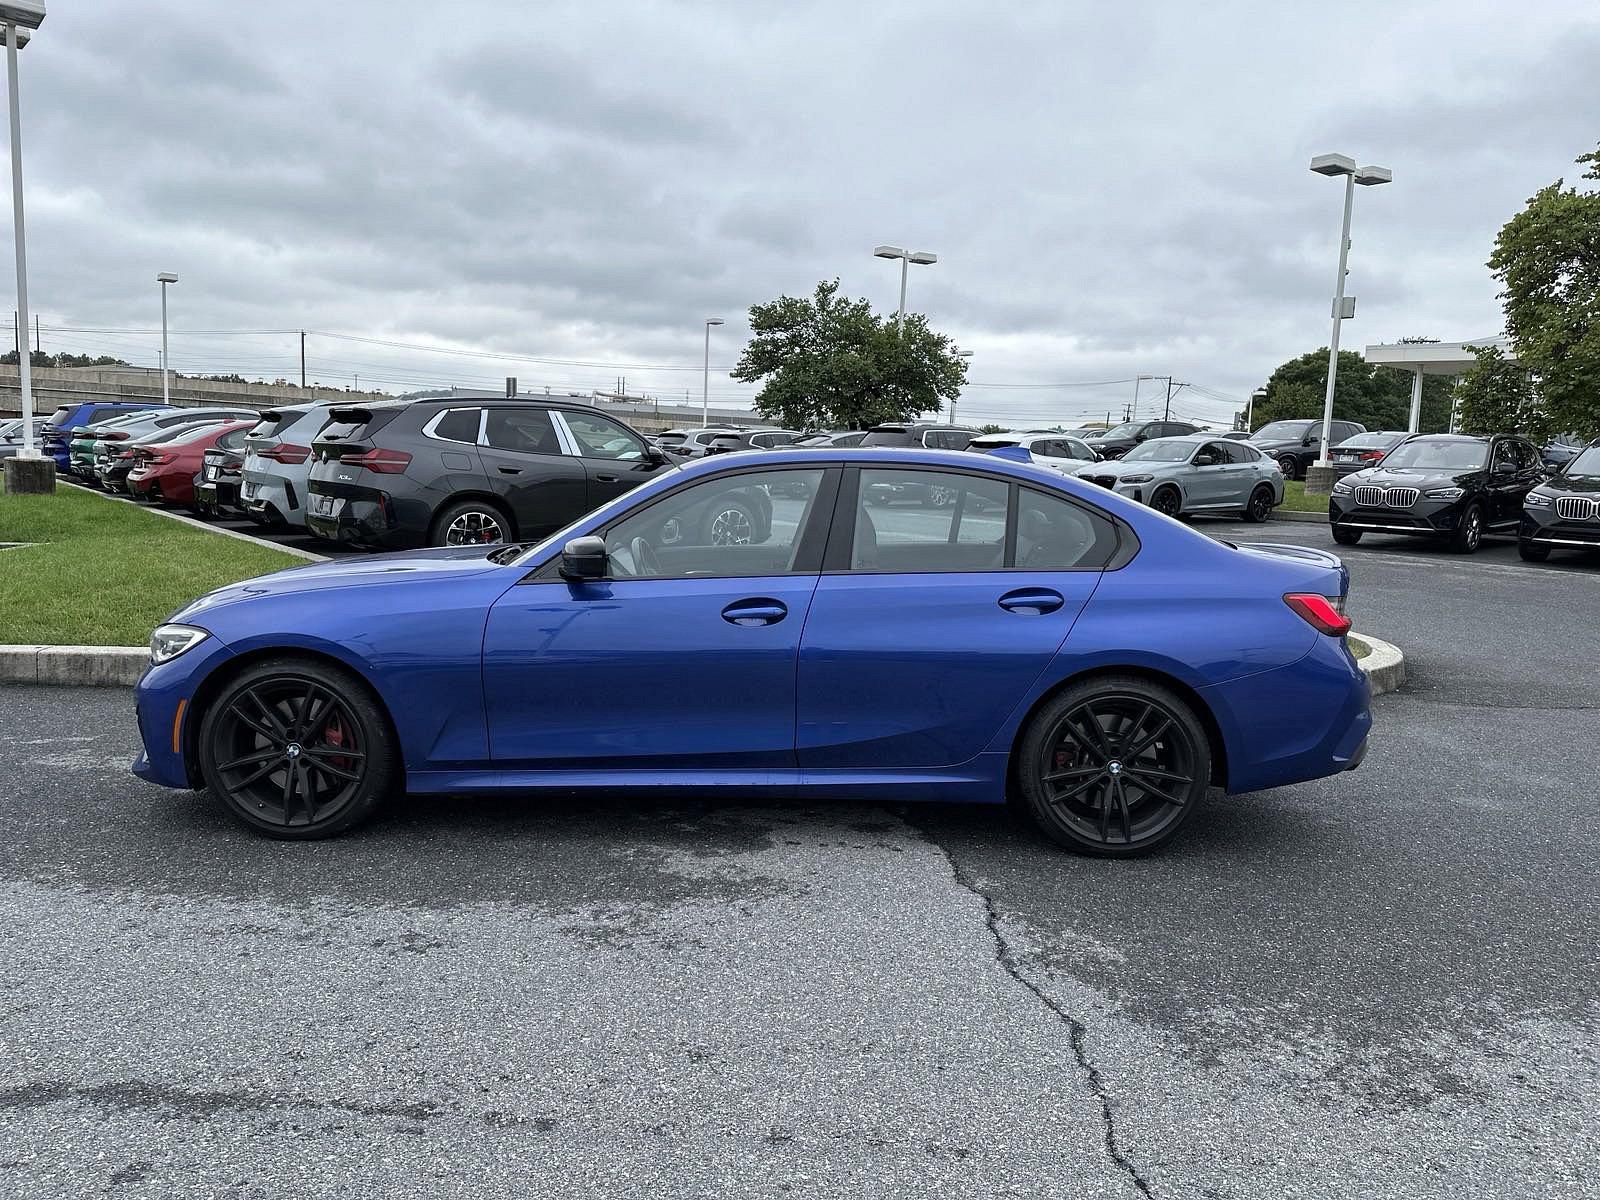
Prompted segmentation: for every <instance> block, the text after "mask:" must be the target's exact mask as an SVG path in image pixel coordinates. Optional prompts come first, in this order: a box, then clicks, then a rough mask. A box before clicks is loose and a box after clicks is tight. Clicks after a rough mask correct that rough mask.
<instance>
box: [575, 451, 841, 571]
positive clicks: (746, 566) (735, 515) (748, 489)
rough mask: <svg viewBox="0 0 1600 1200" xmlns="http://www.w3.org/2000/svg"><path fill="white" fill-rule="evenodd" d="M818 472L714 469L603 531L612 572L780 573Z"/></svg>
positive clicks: (796, 541)
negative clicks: (728, 471) (714, 473)
mask: <svg viewBox="0 0 1600 1200" xmlns="http://www.w3.org/2000/svg"><path fill="white" fill-rule="evenodd" d="M822 476H823V471H822V469H821V468H820V467H819V468H815V469H809V470H784V471H753V472H750V473H748V474H742V475H732V476H729V475H719V476H717V477H716V478H714V479H708V480H706V481H705V482H703V483H697V484H694V485H693V486H692V487H687V488H684V489H682V490H681V491H677V492H674V493H672V494H671V495H670V496H668V497H667V498H666V499H664V500H661V501H660V502H658V503H656V504H652V505H650V506H649V507H648V508H646V509H644V510H643V511H641V512H637V513H634V514H633V515H631V516H628V517H625V518H623V519H622V520H621V521H619V522H617V524H615V525H613V526H612V527H611V529H610V530H608V531H607V532H606V535H605V538H606V552H607V554H608V556H609V558H610V574H611V576H612V577H613V578H617V579H625V578H638V577H645V578H656V579H661V578H674V579H682V578H688V577H690V576H728V575H786V574H791V573H793V572H794V570H795V569H796V565H795V560H796V556H797V554H798V553H799V550H800V539H801V533H802V531H803V530H804V529H805V525H806V521H807V520H808V518H809V517H810V514H811V507H812V505H813V504H814V503H815V502H816V498H817V495H818V492H819V490H820V484H821V483H822Z"/></svg>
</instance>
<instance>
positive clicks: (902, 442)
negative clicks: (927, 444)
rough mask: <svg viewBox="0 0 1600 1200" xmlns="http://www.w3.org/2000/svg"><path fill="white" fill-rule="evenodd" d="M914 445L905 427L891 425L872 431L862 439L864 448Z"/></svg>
mask: <svg viewBox="0 0 1600 1200" xmlns="http://www.w3.org/2000/svg"><path fill="white" fill-rule="evenodd" d="M911 444H912V438H911V434H910V433H909V432H907V431H906V429H905V427H904V426H900V425H890V426H882V427H880V428H878V429H870V430H868V431H867V436H866V437H864V438H862V439H861V445H863V446H909V445H911Z"/></svg>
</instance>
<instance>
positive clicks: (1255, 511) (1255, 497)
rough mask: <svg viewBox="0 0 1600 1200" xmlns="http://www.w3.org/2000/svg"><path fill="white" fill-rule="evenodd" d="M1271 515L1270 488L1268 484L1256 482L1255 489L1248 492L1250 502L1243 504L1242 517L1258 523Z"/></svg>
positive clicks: (1252, 522) (1255, 523)
mask: <svg viewBox="0 0 1600 1200" xmlns="http://www.w3.org/2000/svg"><path fill="white" fill-rule="evenodd" d="M1271 515H1272V488H1271V486H1270V485H1269V484H1265V483H1262V484H1257V485H1256V490H1255V491H1253V492H1251V493H1250V503H1249V504H1246V505H1245V506H1244V519H1245V520H1246V521H1249V522H1250V523H1251V524H1254V525H1259V524H1261V522H1263V521H1265V520H1266V519H1267V518H1268V517H1270V516H1271Z"/></svg>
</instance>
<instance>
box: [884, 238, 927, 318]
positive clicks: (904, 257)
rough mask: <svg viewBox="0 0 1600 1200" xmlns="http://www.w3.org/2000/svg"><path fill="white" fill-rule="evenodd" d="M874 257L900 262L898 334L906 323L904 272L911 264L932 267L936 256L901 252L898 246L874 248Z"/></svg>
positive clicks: (917, 252) (925, 252)
mask: <svg viewBox="0 0 1600 1200" xmlns="http://www.w3.org/2000/svg"><path fill="white" fill-rule="evenodd" d="M872 253H873V255H874V257H877V258H898V259H899V260H900V307H899V309H898V310H897V311H896V313H895V318H894V331H895V332H896V333H899V332H900V331H901V329H902V328H903V327H904V326H905V321H906V272H907V271H908V270H909V269H910V267H911V264H912V263H916V264H917V265H918V266H921V267H927V266H932V265H933V264H934V263H936V262H938V261H939V256H938V255H937V254H930V253H928V252H927V251H926V250H902V249H901V248H900V247H899V246H874V247H873V248H872Z"/></svg>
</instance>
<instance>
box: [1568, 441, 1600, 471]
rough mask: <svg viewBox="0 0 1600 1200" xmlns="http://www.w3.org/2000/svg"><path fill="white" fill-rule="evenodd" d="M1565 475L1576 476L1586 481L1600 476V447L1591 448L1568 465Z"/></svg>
mask: <svg viewBox="0 0 1600 1200" xmlns="http://www.w3.org/2000/svg"><path fill="white" fill-rule="evenodd" d="M1562 474H1563V475H1568V476H1572V475H1576V476H1581V477H1583V478H1586V479H1593V478H1595V477H1596V476H1600V446H1590V447H1589V448H1588V449H1587V450H1585V451H1583V452H1582V453H1581V454H1579V455H1578V456H1577V457H1576V458H1574V459H1573V460H1572V461H1571V462H1569V463H1568V464H1567V469H1566V470H1565V471H1563V472H1562Z"/></svg>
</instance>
